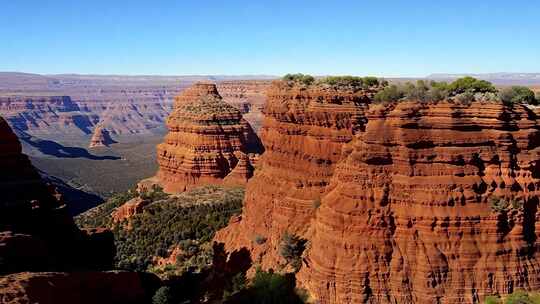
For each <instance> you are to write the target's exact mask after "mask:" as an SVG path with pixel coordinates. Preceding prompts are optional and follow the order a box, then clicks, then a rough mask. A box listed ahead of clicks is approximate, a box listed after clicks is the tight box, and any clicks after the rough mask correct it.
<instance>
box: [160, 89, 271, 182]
mask: <svg viewBox="0 0 540 304" xmlns="http://www.w3.org/2000/svg"><path fill="white" fill-rule="evenodd" d="M167 127H168V128H169V133H168V134H167V136H166V137H165V140H164V142H163V143H162V144H160V145H158V147H157V153H158V163H159V171H158V173H157V175H156V179H157V180H158V183H159V184H160V185H161V186H162V187H163V188H164V190H165V191H166V192H182V191H185V190H188V189H191V188H193V187H195V186H198V185H202V184H207V183H221V182H222V181H223V179H224V178H226V177H227V176H228V175H229V174H230V173H231V172H233V171H235V168H236V167H237V165H238V164H240V165H241V166H242V167H245V168H248V167H250V165H251V164H252V160H254V159H255V158H256V156H257V155H258V154H260V153H261V152H262V145H261V143H260V140H259V139H258V137H257V135H256V134H255V133H254V132H253V130H252V129H251V126H250V125H249V123H248V122H247V121H245V120H244V119H243V118H242V114H241V113H240V111H239V110H237V109H236V108H234V107H233V106H231V105H229V104H227V103H225V102H224V101H223V99H222V98H221V96H220V95H219V93H218V91H217V88H216V86H215V84H210V83H196V84H195V85H194V86H193V87H191V88H189V89H186V90H185V91H184V92H183V93H182V94H181V95H179V96H178V97H176V99H175V107H174V110H173V112H172V113H171V115H170V116H169V118H168V119H167ZM246 162H247V163H249V164H246ZM240 170H245V169H238V170H236V172H238V171H240ZM236 174H237V173H235V175H236Z"/></svg>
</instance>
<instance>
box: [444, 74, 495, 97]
mask: <svg viewBox="0 0 540 304" xmlns="http://www.w3.org/2000/svg"><path fill="white" fill-rule="evenodd" d="M448 91H449V93H450V95H458V94H462V93H466V92H468V93H472V94H474V93H488V92H491V93H496V92H497V89H496V88H495V87H494V86H493V84H491V83H490V82H488V81H485V80H478V79H476V78H473V77H469V76H467V77H463V78H459V79H456V80H454V81H453V82H452V83H450V84H449V85H448Z"/></svg>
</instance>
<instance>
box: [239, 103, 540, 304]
mask: <svg viewBox="0 0 540 304" xmlns="http://www.w3.org/2000/svg"><path fill="white" fill-rule="evenodd" d="M535 119H536V117H534V114H533V113H531V112H530V111H529V110H527V109H526V108H525V107H522V106H516V107H515V108H513V109H510V108H506V107H504V106H502V105H497V104H480V103H473V104H472V105H471V106H463V105H456V104H451V103H439V104H436V105H419V104H415V103H402V104H399V105H390V106H378V105H375V106H372V108H370V111H369V115H368V121H369V122H368V124H367V128H366V131H365V132H364V133H362V134H359V135H358V136H357V138H355V140H354V141H353V142H352V143H351V144H350V145H348V146H347V147H346V148H345V149H344V158H343V160H342V161H341V162H340V163H339V165H337V167H336V170H335V173H334V176H333V178H332V181H331V183H330V186H329V188H330V189H331V190H330V192H329V193H328V194H327V195H325V196H324V197H323V199H322V204H321V206H320V208H319V209H318V211H317V214H316V218H315V220H314V222H313V224H312V229H313V231H312V235H311V236H310V241H311V248H310V249H308V251H307V257H306V259H305V260H304V261H305V262H304V264H303V267H302V269H301V272H300V274H299V275H298V278H299V279H300V281H301V283H302V284H303V285H304V286H306V287H307V288H308V290H309V291H310V293H311V294H312V295H314V296H315V298H317V299H319V300H320V302H321V303H366V302H369V303H477V302H479V301H483V298H484V296H485V295H489V294H495V293H500V294H506V293H509V292H512V291H513V290H515V289H518V288H524V289H533V290H538V289H539V288H540V263H539V262H540V253H539V251H538V250H539V249H540V246H539V242H538V241H537V240H538V235H539V230H538V229H537V228H540V227H539V225H538V224H535V223H537V222H538V213H537V207H538V189H539V186H540V174H539V173H540V170H539V164H540V163H539V161H540V155H539V152H540V150H539V148H538V147H539V146H540V131H539V127H538V124H537V122H536V121H535ZM248 195H249V194H248ZM493 198H503V199H504V201H505V202H508V203H504V204H499V205H502V206H503V207H499V208H496V209H498V210H494V208H493V207H492V205H493ZM512 200H514V201H512ZM247 215H249V214H247Z"/></svg>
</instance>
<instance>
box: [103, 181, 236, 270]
mask: <svg viewBox="0 0 540 304" xmlns="http://www.w3.org/2000/svg"><path fill="white" fill-rule="evenodd" d="M243 197H244V190H243V189H242V188H221V187H215V186H208V187H201V188H197V189H194V190H192V191H188V192H185V193H183V194H182V195H180V196H178V197H174V198H169V199H167V200H160V201H156V202H154V203H153V204H151V205H148V206H147V207H146V208H145V211H146V212H144V213H140V214H136V215H134V216H133V217H132V218H131V219H130V229H125V227H124V226H123V225H115V226H114V227H113V233H114V236H115V245H116V251H117V252H116V263H117V267H118V268H120V269H127V270H136V271H146V270H148V269H149V266H151V265H152V260H153V258H154V256H156V255H166V253H168V252H169V250H170V249H171V248H173V247H174V246H180V248H181V249H182V250H183V252H184V254H183V255H182V256H181V257H179V259H180V260H177V268H178V270H187V269H194V270H196V271H198V270H200V269H203V268H205V267H206V266H208V265H209V264H210V262H211V257H212V252H211V248H209V247H210V246H206V245H207V244H208V242H210V241H211V240H212V239H213V237H214V234H215V232H216V231H217V230H219V229H221V228H223V227H225V226H226V225H227V224H228V222H229V219H230V218H231V216H233V215H236V214H239V213H240V212H241V208H242V200H243Z"/></svg>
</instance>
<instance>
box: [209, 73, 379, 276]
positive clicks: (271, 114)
mask: <svg viewBox="0 0 540 304" xmlns="http://www.w3.org/2000/svg"><path fill="white" fill-rule="evenodd" d="M372 93H373V92H370V91H352V90H351V91H347V90H344V91H338V90H336V89H332V88H325V87H319V86H312V87H308V88H304V87H301V86H289V85H288V84H287V83H285V82H280V81H277V82H274V83H273V85H272V86H271V87H270V88H269V89H268V102H267V104H266V107H265V109H264V113H265V119H264V122H263V126H262V128H261V130H260V134H261V138H262V141H263V144H264V148H265V153H264V154H263V155H262V156H261V159H260V161H259V163H258V165H257V166H258V170H257V172H256V173H255V176H254V177H253V178H252V179H251V180H250V182H249V183H248V185H247V188H246V196H245V200H244V209H243V212H242V216H241V220H240V218H235V219H233V220H232V221H231V224H230V225H229V226H228V227H227V228H225V229H224V230H222V231H219V232H218V234H217V236H216V240H218V241H220V242H224V243H225V244H226V246H227V250H228V251H233V250H235V249H240V248H242V247H246V248H249V249H250V251H251V253H252V258H253V260H254V262H255V263H258V264H261V265H262V266H263V267H266V268H270V267H273V268H275V267H276V266H277V265H278V264H279V263H280V257H279V253H278V248H279V243H280V241H281V237H282V235H283V234H284V233H285V231H289V232H291V233H296V234H300V235H304V234H306V233H307V232H308V231H307V230H308V229H307V228H308V226H309V222H310V220H311V218H312V217H313V216H314V213H315V210H316V208H315V207H314V202H315V201H316V200H318V199H319V198H320V197H321V196H322V195H324V193H325V192H326V188H327V186H328V183H329V182H330V179H331V177H332V175H333V171H334V168H335V165H336V163H337V162H338V161H339V160H340V158H341V147H342V146H343V145H344V144H345V143H347V142H349V141H350V140H352V137H353V135H354V134H355V133H356V132H359V131H361V130H362V129H363V128H364V124H365V117H364V111H365V109H366V108H367V103H368V102H369V99H370V96H371V95H372ZM257 240H265V242H264V243H262V242H261V241H257Z"/></svg>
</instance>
